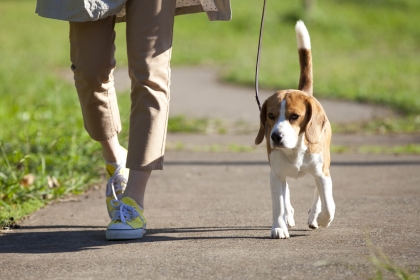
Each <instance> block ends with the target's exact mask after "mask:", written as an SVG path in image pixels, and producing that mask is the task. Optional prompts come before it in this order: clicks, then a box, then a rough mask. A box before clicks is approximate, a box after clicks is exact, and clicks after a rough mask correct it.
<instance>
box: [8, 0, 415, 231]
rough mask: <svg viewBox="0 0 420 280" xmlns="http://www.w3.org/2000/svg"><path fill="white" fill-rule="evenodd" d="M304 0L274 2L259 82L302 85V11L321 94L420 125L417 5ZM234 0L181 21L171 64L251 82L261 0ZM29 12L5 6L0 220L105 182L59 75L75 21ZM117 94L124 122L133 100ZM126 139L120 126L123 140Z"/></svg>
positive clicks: (190, 124) (187, 126) (184, 127)
mask: <svg viewBox="0 0 420 280" xmlns="http://www.w3.org/2000/svg"><path fill="white" fill-rule="evenodd" d="M260 2H261V3H260ZM300 3H301V2H300V1H269V2H268V4H267V5H268V6H267V12H268V13H267V18H266V29H265V33H264V42H263V51H262V61H261V74H260V78H261V81H260V85H261V86H263V87H266V88H289V87H296V85H297V82H298V73H299V72H298V58H297V51H296V42H295V34H294V24H295V21H296V19H298V18H304V19H305V21H306V25H307V27H308V29H309V31H310V34H311V37H312V46H313V55H314V75H315V94H316V95H317V96H322V97H329V98H343V99H349V100H355V101H362V102H372V103H377V104H384V105H386V106H390V107H392V108H394V109H397V110H399V111H400V112H402V113H403V114H404V116H406V117H407V118H408V119H409V120H413V121H414V120H419V117H418V116H419V115H420V91H419V89H420V79H419V78H418V76H419V73H420V56H419V55H418V54H417V52H418V50H419V48H420V21H419V20H417V19H418V18H420V2H419V1H417V0H398V1H397V0H373V1H362V0H357V1H356V0H352V1H350V0H340V1H333V0H324V1H317V6H316V7H315V9H314V10H313V11H312V12H311V13H310V14H305V13H304V12H303V9H302V8H301V4H300ZM232 6H233V17H234V19H233V20H232V21H231V22H228V23H227V22H208V21H207V19H206V16H205V15H204V14H196V15H188V16H181V17H177V19H176V23H175V35H174V51H173V55H172V57H173V65H199V64H200V65H203V64H204V65H210V66H214V67H217V69H219V70H220V76H221V78H222V79H224V80H225V81H228V82H232V83H241V84H246V85H251V84H253V76H254V67H255V65H254V64H255V54H256V47H257V37H258V28H259V21H260V16H261V15H260V12H261V8H262V1H259V2H258V3H256V2H255V0H240V1H239V0H232ZM34 10H35V2H34V1H30V0H9V1H7V0H2V1H0V11H2V16H1V17H0V26H1V27H0V62H1V63H0V96H1V101H0V222H2V223H6V222H7V221H8V217H9V216H14V217H15V218H17V219H19V218H20V217H23V216H25V215H27V214H28V213H31V212H32V211H34V210H35V209H37V208H39V207H41V206H43V205H45V204H46V203H48V202H49V201H51V200H54V199H57V198H59V197H63V196H65V195H67V194H70V193H81V192H83V191H85V190H86V188H87V187H88V186H91V185H92V184H93V183H95V181H98V180H100V178H98V174H99V173H100V170H101V156H100V153H99V146H98V145H97V144H96V143H94V142H93V141H91V140H90V139H89V137H88V135H87V134H86V133H85V131H84V129H83V121H82V118H81V113H80V108H79V105H78V100H77V97H76V94H75V90H74V89H73V87H72V86H71V85H68V84H67V83H66V82H64V81H63V80H61V79H60V78H59V75H58V74H57V72H58V70H59V69H63V68H66V69H69V66H70V63H69V41H68V23H66V22H61V21H54V20H48V19H44V18H40V17H38V16H36V15H35V13H34ZM124 28H125V24H118V25H117V28H116V29H117V61H118V65H119V66H121V65H126V64H127V59H126V55H125V43H124V41H125V35H124ZM69 71H70V70H69ZM119 101H120V107H121V115H122V119H123V120H127V119H128V110H127V109H126V108H129V97H128V95H121V97H120V100H119ZM207 124H208V120H187V119H185V118H183V117H177V118H174V119H171V120H170V123H169V129H170V130H171V131H181V132H183V131H184V132H185V131H190V132H194V131H198V132H201V131H205V130H206V129H205V128H203V125H204V127H205V126H206V125H207ZM123 125H124V127H127V123H125V124H123ZM213 126H214V124H213ZM216 126H217V125H216ZM390 126H392V125H390ZM418 127H419V126H418V125H417V126H414V127H413V126H410V129H409V131H418ZM352 129H353V128H349V130H352ZM222 130H223V129H222ZM353 130H354V129H353ZM356 130H357V128H356ZM391 131H398V129H394V130H392V129H391ZM219 132H221V133H222V132H223V131H219ZM126 136H127V135H126V130H124V131H123V135H122V139H123V144H125V142H126ZM231 148H232V147H231ZM240 148H241V147H239V148H238V147H233V148H232V149H239V150H241V149H240Z"/></svg>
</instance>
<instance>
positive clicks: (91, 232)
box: [0, 225, 311, 254]
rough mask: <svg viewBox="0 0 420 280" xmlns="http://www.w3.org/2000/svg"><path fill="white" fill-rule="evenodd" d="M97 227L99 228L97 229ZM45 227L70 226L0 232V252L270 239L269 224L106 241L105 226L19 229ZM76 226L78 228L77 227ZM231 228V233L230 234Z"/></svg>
mask: <svg viewBox="0 0 420 280" xmlns="http://www.w3.org/2000/svg"><path fill="white" fill-rule="evenodd" d="M97 228H101V229H100V230H99V229H97ZM26 229H31V230H48V229H70V230H67V231H65V230H63V231H33V232H24V231H21V232H19V230H16V231H14V232H11V233H7V234H3V235H0V253H21V254H46V253H65V252H78V251H84V250H96V249H100V248H101V247H105V246H109V245H115V244H127V243H148V242H163V241H188V240H222V239H254V240H255V239H260V240H264V239H265V240H269V239H270V238H269V237H267V231H269V229H270V227H190V228H170V229H149V230H147V234H146V235H145V236H144V237H143V238H142V239H138V240H124V241H107V240H106V239H105V228H104V227H87V226H67V225H62V226H61V225H57V226H28V227H23V228H22V230H26ZM77 229H79V230H77ZM244 231H262V233H261V234H259V236H251V235H248V236H243V235H241V234H239V233H240V232H244ZM309 231H311V230H309V229H290V237H291V238H295V237H303V236H307V235H308V234H306V232H309ZM229 232H230V234H229ZM201 233H212V234H214V236H208V235H206V236H197V235H199V234H201Z"/></svg>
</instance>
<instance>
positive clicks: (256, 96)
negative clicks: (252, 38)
mask: <svg viewBox="0 0 420 280" xmlns="http://www.w3.org/2000/svg"><path fill="white" fill-rule="evenodd" d="M265 2H266V0H264V6H263V11H262V16H261V26H260V38H259V39H258V52H257V65H256V67H255V99H256V100H257V104H258V108H259V109H260V111H261V103H260V98H259V97H258V74H259V67H260V53H261V41H262V33H263V29H264V17H265Z"/></svg>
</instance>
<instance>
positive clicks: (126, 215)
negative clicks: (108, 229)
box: [111, 199, 144, 224]
mask: <svg viewBox="0 0 420 280" xmlns="http://www.w3.org/2000/svg"><path fill="white" fill-rule="evenodd" d="M111 205H112V207H114V208H115V210H116V211H115V213H114V217H113V218H112V220H113V221H116V220H120V221H121V222H122V223H124V224H126V223H127V221H129V222H131V221H132V220H133V219H135V218H137V217H140V219H141V220H142V221H143V219H142V218H141V216H140V214H139V213H138V212H137V210H136V208H134V207H133V206H130V205H127V204H124V203H123V202H121V201H120V200H115V199H114V200H112V201H111ZM143 222H144V221H143Z"/></svg>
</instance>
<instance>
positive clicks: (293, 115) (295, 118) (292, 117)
mask: <svg viewBox="0 0 420 280" xmlns="http://www.w3.org/2000/svg"><path fill="white" fill-rule="evenodd" d="M298 118H299V115H296V114H292V115H291V116H290V120H292V121H295V120H297V119H298Z"/></svg>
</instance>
